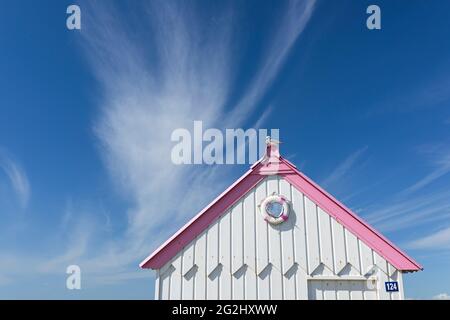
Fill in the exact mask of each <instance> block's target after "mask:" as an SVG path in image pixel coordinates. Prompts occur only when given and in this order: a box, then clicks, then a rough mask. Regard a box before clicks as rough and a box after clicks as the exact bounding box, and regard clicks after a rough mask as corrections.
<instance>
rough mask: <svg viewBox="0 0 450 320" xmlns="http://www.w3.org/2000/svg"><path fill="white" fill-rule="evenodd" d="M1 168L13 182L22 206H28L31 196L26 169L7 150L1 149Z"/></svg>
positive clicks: (13, 187)
mask: <svg viewBox="0 0 450 320" xmlns="http://www.w3.org/2000/svg"><path fill="white" fill-rule="evenodd" d="M0 169H3V171H4V173H5V174H6V176H7V177H8V179H9V182H10V183H11V187H12V189H13V190H14V192H15V193H16V195H17V199H18V201H19V204H20V206H21V207H22V208H26V206H27V205H28V200H29V198H30V192H31V191H30V190H31V189H30V183H29V181H28V177H27V174H26V172H25V170H24V169H23V168H22V167H21V166H20V164H19V163H18V162H17V161H14V160H13V158H12V157H11V156H9V155H8V154H7V153H6V152H5V151H2V150H0Z"/></svg>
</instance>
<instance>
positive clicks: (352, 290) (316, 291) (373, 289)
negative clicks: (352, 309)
mask: <svg viewBox="0 0 450 320" xmlns="http://www.w3.org/2000/svg"><path fill="white" fill-rule="evenodd" d="M308 299H309V300H377V299H378V296H377V284H376V281H375V280H309V281H308Z"/></svg>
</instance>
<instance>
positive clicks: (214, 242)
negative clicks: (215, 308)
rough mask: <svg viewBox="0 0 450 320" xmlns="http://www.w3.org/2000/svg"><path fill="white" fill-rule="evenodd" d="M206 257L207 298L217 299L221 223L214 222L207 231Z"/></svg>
mask: <svg viewBox="0 0 450 320" xmlns="http://www.w3.org/2000/svg"><path fill="white" fill-rule="evenodd" d="M206 239H207V243H206V250H207V253H208V255H207V257H206V265H207V268H206V275H207V277H206V298H207V299H212V300H216V299H218V298H219V280H220V279H219V278H220V271H219V267H218V266H219V223H218V221H216V222H215V223H213V224H212V225H211V226H210V227H209V229H208V233H207V238H206Z"/></svg>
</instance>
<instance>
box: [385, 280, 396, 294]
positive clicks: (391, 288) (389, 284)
mask: <svg viewBox="0 0 450 320" xmlns="http://www.w3.org/2000/svg"><path fill="white" fill-rule="evenodd" d="M384 286H385V288H386V291H387V292H395V291H398V282H397V281H391V282H385V283H384Z"/></svg>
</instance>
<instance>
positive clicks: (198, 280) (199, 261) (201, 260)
mask: <svg viewBox="0 0 450 320" xmlns="http://www.w3.org/2000/svg"><path fill="white" fill-rule="evenodd" d="M195 264H196V265H197V267H198V269H197V273H196V274H195V278H194V279H195V280H194V281H195V292H194V299H197V300H205V299H206V232H203V233H202V234H201V235H200V236H199V237H198V238H197V240H196V241H195Z"/></svg>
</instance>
